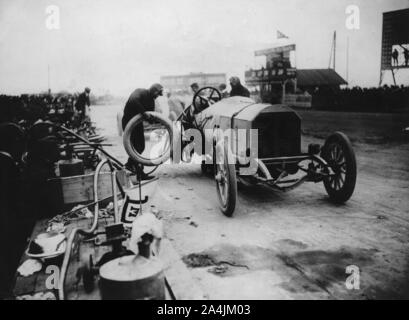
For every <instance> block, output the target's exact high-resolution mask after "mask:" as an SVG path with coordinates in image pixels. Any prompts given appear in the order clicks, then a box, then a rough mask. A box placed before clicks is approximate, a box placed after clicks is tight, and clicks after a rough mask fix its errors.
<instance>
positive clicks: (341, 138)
mask: <svg viewBox="0 0 409 320" xmlns="http://www.w3.org/2000/svg"><path fill="white" fill-rule="evenodd" d="M322 157H323V158H324V159H325V161H327V163H328V166H329V168H331V171H332V172H330V170H328V173H329V176H328V177H327V178H325V179H324V186H325V190H326V191H327V193H328V195H329V197H330V200H331V201H332V202H335V203H344V202H346V201H348V200H349V198H351V196H352V194H353V193H354V190H355V184H356V175H357V169H356V158H355V152H354V150H353V149H352V144H351V142H350V140H349V139H348V137H347V136H346V135H345V134H343V133H342V132H336V133H334V134H333V135H331V136H330V137H329V138H328V139H327V140H326V142H325V144H324V147H323V149H322Z"/></svg>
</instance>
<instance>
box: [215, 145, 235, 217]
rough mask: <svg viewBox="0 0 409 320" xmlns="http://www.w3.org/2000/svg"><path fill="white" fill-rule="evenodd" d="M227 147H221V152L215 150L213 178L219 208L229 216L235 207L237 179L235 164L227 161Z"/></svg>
mask: <svg viewBox="0 0 409 320" xmlns="http://www.w3.org/2000/svg"><path fill="white" fill-rule="evenodd" d="M227 149H228V148H223V151H222V152H216V156H215V158H214V159H217V158H218V161H215V164H214V166H215V180H216V188H217V195H218V198H219V202H220V209H221V210H222V212H223V214H224V215H225V216H227V217H231V216H232V215H233V213H234V210H235V208H236V201H237V179H236V166H235V165H234V163H229V154H228V151H227Z"/></svg>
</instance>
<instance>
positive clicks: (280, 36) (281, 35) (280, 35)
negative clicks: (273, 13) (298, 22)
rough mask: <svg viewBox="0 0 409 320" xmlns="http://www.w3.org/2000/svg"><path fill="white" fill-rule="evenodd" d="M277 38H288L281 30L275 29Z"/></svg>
mask: <svg viewBox="0 0 409 320" xmlns="http://www.w3.org/2000/svg"><path fill="white" fill-rule="evenodd" d="M277 39H288V37H287V36H286V35H285V34H284V33H282V32H281V31H279V30H277Z"/></svg>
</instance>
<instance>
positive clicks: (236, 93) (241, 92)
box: [230, 84, 250, 98]
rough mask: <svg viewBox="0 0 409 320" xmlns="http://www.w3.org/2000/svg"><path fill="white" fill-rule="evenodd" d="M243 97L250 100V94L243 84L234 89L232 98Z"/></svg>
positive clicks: (231, 93)
mask: <svg viewBox="0 0 409 320" xmlns="http://www.w3.org/2000/svg"><path fill="white" fill-rule="evenodd" d="M234 96H241V97H248V98H250V92H249V91H248V90H247V88H246V87H244V86H243V85H242V84H239V85H237V86H235V87H233V88H232V89H231V91H230V97H234Z"/></svg>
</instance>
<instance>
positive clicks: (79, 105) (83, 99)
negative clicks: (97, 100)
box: [75, 92, 90, 112]
mask: <svg viewBox="0 0 409 320" xmlns="http://www.w3.org/2000/svg"><path fill="white" fill-rule="evenodd" d="M89 105H90V102H89V96H87V95H86V94H85V92H83V93H81V94H80V95H79V96H78V99H77V102H76V103H75V109H77V110H78V111H82V112H85V106H89Z"/></svg>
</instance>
